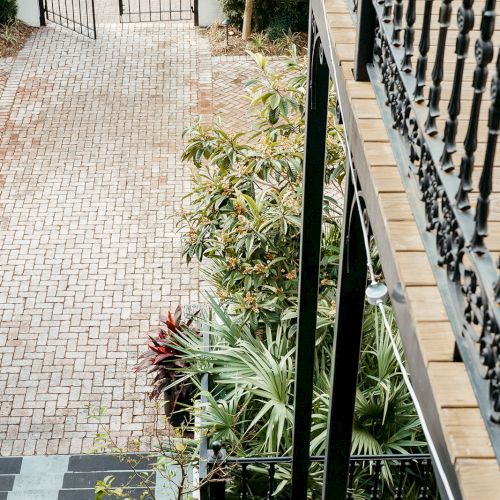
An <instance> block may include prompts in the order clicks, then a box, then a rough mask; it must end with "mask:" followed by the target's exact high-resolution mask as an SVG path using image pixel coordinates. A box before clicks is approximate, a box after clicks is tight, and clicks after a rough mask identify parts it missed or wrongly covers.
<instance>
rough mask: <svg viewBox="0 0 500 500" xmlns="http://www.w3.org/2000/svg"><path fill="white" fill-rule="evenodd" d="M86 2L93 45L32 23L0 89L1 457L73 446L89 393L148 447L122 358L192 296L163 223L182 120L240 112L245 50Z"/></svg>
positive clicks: (143, 401) (173, 238)
mask: <svg viewBox="0 0 500 500" xmlns="http://www.w3.org/2000/svg"><path fill="white" fill-rule="evenodd" d="M99 1H101V0H99ZM106 5H108V4H106ZM98 12H100V14H99V16H100V18H99V16H98V20H99V19H100V20H101V21H102V22H103V23H105V24H100V25H99V26H98V39H97V40H96V41H93V40H89V39H86V38H83V37H81V36H78V35H75V34H73V33H71V32H69V31H66V30H64V29H61V28H59V27H57V26H54V25H51V26H49V27H47V28H45V29H42V30H40V31H38V32H37V33H36V35H35V36H34V37H32V38H31V39H30V40H29V41H28V42H27V44H26V45H25V47H24V48H23V50H22V51H21V53H20V54H19V56H18V57H17V59H16V60H15V61H14V63H13V64H12V61H10V62H9V64H10V65H9V67H8V68H7V69H8V72H10V73H9V76H8V79H7V81H6V82H5V85H4V87H5V88H4V89H2V88H0V132H1V138H0V189H1V192H0V455H21V454H24V455H32V454H68V453H80V452H82V451H83V452H84V451H87V450H88V449H89V448H91V446H92V441H93V437H94V436H95V432H96V425H95V424H94V423H91V422H88V420H87V414H88V411H87V409H86V405H88V404H93V405H97V406H104V407H107V408H108V414H109V417H107V421H108V422H109V424H110V428H111V431H112V432H113V436H114V437H115V438H116V441H117V443H118V445H119V446H127V444H128V443H130V440H135V439H136V438H137V437H141V439H142V448H143V449H148V448H149V447H150V446H151V440H152V439H153V423H154V421H155V418H156V417H155V410H154V409H153V407H152V406H151V404H150V403H148V402H147V397H146V394H147V392H148V391H149V385H148V383H147V381H146V376H145V374H144V373H142V374H139V375H136V374H134V373H132V372H131V371H130V369H131V367H132V366H133V365H134V364H135V363H136V362H137V356H138V353H139V352H140V351H142V349H143V345H144V337H145V336H144V333H145V332H147V331H148V330H149V328H150V326H151V325H152V324H153V325H154V324H157V319H158V313H159V311H160V309H164V308H165V307H175V306H176V305H177V304H178V303H181V304H188V303H197V302H200V300H201V297H200V279H199V270H198V269H197V267H196V266H195V265H194V263H192V264H191V265H190V266H189V267H188V266H187V265H186V264H185V263H184V262H183V261H182V258H181V242H180V236H179V234H178V232H176V230H175V222H174V220H173V219H172V216H173V215H174V213H175V211H176V210H177V209H179V208H180V206H181V199H182V197H183V195H184V194H185V193H186V192H187V191H188V189H189V168H188V166H185V165H182V163H181V162H180V161H179V152H180V150H181V148H182V142H181V139H180V135H181V131H182V128H183V127H184V126H185V125H187V124H188V123H189V122H190V120H191V119H192V118H193V116H194V115H197V114H200V113H201V114H202V115H204V119H205V121H212V119H213V117H214V115H216V114H220V115H222V117H223V118H224V121H225V123H226V125H227V126H229V127H233V128H235V129H238V130H240V129H241V127H242V125H243V124H245V120H248V113H247V111H246V109H247V108H246V103H245V102H244V101H242V100H241V99H239V98H238V96H240V95H242V94H243V91H242V89H241V86H242V82H243V81H244V79H245V78H246V77H249V76H250V75H249V72H251V70H252V67H253V64H252V63H251V62H249V61H248V60H245V61H244V60H243V59H245V58H241V59H238V58H228V59H224V58H216V59H214V60H212V59H211V58H210V57H209V55H208V52H207V47H208V45H207V42H206V40H204V39H201V38H200V37H199V36H198V34H197V32H196V31H195V30H194V29H193V28H192V27H191V23H189V22H185V23H182V22H165V23H153V24H127V25H119V24H117V17H113V16H114V15H115V13H114V12H113V11H112V10H111V9H109V8H107V10H106V8H103V9H102V10H101V11H99V8H98ZM1 69H2V68H0V70H1ZM3 80H4V81H5V77H4V79H3ZM2 90H3V92H2ZM228 103H232V104H228Z"/></svg>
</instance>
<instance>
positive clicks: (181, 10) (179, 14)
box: [119, 0, 198, 24]
mask: <svg viewBox="0 0 500 500" xmlns="http://www.w3.org/2000/svg"><path fill="white" fill-rule="evenodd" d="M197 4H198V1H197V0H195V1H193V0H119V5H120V21H121V22H122V23H140V22H149V21H182V20H186V21H187V20H189V19H191V16H192V14H194V15H195V21H196V11H197ZM195 24H196V22H195Z"/></svg>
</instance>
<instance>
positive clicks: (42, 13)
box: [38, 0, 47, 26]
mask: <svg viewBox="0 0 500 500" xmlns="http://www.w3.org/2000/svg"><path fill="white" fill-rule="evenodd" d="M38 10H39V11H40V26H47V22H46V21H45V5H44V3H43V0H38Z"/></svg>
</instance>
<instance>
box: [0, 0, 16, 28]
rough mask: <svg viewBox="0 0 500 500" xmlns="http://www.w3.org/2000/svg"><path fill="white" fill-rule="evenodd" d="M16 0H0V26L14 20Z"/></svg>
mask: <svg viewBox="0 0 500 500" xmlns="http://www.w3.org/2000/svg"><path fill="white" fill-rule="evenodd" d="M16 15H17V1H16V0H0V26H7V25H9V24H12V23H13V22H14V21H15V20H16Z"/></svg>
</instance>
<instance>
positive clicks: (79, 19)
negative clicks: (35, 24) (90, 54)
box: [39, 0, 96, 39]
mask: <svg viewBox="0 0 500 500" xmlns="http://www.w3.org/2000/svg"><path fill="white" fill-rule="evenodd" d="M39 5H40V21H41V24H42V25H43V26H44V25H45V21H46V20H47V21H51V22H53V23H56V24H59V25H61V26H64V27H65V28H68V29H70V30H71V31H76V32H77V33H80V34H81V35H83V36H88V37H89V38H93V39H95V38H96V29H95V8H94V0H39Z"/></svg>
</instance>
